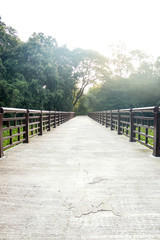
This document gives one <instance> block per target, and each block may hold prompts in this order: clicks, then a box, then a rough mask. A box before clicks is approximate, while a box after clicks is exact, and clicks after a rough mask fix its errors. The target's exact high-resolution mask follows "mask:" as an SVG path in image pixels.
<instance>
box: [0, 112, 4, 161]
mask: <svg viewBox="0 0 160 240" xmlns="http://www.w3.org/2000/svg"><path fill="white" fill-rule="evenodd" d="M3 155H4V154H3V113H0V158H1V157H3Z"/></svg>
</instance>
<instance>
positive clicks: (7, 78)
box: [0, 18, 160, 114]
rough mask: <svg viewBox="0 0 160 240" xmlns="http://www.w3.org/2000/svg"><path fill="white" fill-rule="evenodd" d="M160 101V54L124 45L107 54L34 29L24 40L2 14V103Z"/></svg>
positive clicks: (86, 107) (56, 106) (81, 106)
mask: <svg viewBox="0 0 160 240" xmlns="http://www.w3.org/2000/svg"><path fill="white" fill-rule="evenodd" d="M159 104H160V57H159V58H157V59H156V60H155V59H152V58H151V57H150V56H147V55H146V54H144V53H143V52H142V51H140V50H132V51H128V50H126V48H125V46H123V45H120V46H116V47H114V48H112V56H111V57H105V56H102V55H101V54H99V53H98V52H96V51H93V50H84V49H80V48H79V49H74V50H72V51H71V50H69V49H68V48H67V47H66V46H59V45H58V43H57V41H56V39H55V38H53V37H50V36H45V35H44V34H43V33H38V34H36V33H33V35H32V36H31V37H30V38H29V39H28V41H27V42H22V41H21V40H20V39H19V38H18V36H17V33H16V31H15V30H14V29H13V28H12V27H10V26H7V25H6V24H5V23H4V22H2V21H1V18H0V106H5V107H17V108H30V109H42V110H43V109H46V110H61V111H71V110H74V111H76V112H77V113H78V114H86V113H87V111H96V110H108V109H118V108H128V107H140V106H151V105H159Z"/></svg>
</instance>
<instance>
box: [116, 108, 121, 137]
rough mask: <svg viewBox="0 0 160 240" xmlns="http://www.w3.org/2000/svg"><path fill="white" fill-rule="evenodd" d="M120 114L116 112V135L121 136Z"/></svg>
mask: <svg viewBox="0 0 160 240" xmlns="http://www.w3.org/2000/svg"><path fill="white" fill-rule="evenodd" d="M120 124H121V123H120V112H119V110H118V113H117V133H118V135H120V134H121V128H120Z"/></svg>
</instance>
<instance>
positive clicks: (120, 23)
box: [0, 0, 160, 56]
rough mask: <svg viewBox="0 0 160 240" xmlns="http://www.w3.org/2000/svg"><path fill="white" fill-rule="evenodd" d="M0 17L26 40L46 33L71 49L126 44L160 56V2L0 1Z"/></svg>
mask: <svg viewBox="0 0 160 240" xmlns="http://www.w3.org/2000/svg"><path fill="white" fill-rule="evenodd" d="M0 16H1V17H2V21H3V22H5V23H6V24H7V25H10V26H11V27H13V28H15V29H16V30H17V32H18V36H19V37H20V39H21V40H23V41H27V39H28V38H29V37H30V36H31V35H32V33H33V32H36V33H38V32H43V33H44V34H45V35H51V36H52V37H54V38H56V40H57V42H58V44H59V45H64V44H66V45H67V47H68V48H70V49H73V48H77V47H80V48H84V49H93V50H96V51H99V52H100V53H102V54H104V55H108V54H109V49H108V46H109V45H113V44H118V43H119V42H123V43H125V45H126V46H127V47H128V48H129V49H140V50H143V51H145V52H146V53H148V54H150V55H155V56H160V27H159V24H160V0H0Z"/></svg>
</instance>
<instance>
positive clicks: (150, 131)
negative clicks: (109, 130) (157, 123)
mask: <svg viewBox="0 0 160 240" xmlns="http://www.w3.org/2000/svg"><path fill="white" fill-rule="evenodd" d="M114 130H117V126H115V128H114ZM135 130H136V131H137V132H138V127H136V128H135ZM145 130H146V129H145V128H144V127H140V140H141V141H143V142H144V143H145V139H146V137H145V136H143V135H141V133H143V134H145ZM127 131H128V133H127ZM124 133H126V134H128V136H129V135H130V128H129V126H128V128H125V129H124ZM148 135H149V136H151V137H153V136H154V130H152V129H148ZM138 136H139V134H138V133H136V134H135V138H136V139H137V141H138ZM148 144H149V145H151V146H153V139H151V138H150V137H148Z"/></svg>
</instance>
